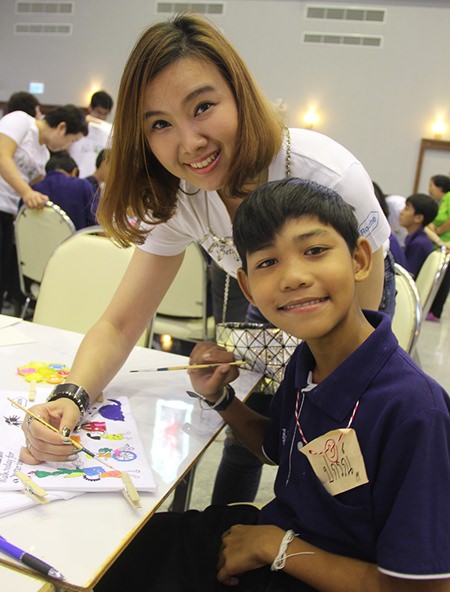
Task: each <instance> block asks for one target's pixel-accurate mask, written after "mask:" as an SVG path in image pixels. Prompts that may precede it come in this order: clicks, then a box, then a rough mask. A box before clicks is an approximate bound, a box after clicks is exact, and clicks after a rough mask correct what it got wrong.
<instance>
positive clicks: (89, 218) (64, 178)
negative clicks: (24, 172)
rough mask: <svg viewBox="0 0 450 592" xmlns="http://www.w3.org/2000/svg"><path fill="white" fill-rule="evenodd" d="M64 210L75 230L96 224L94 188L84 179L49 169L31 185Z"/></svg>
mask: <svg viewBox="0 0 450 592" xmlns="http://www.w3.org/2000/svg"><path fill="white" fill-rule="evenodd" d="M33 189H35V190H36V191H40V192H41V193H43V194H44V195H47V196H48V198H49V199H50V200H51V201H52V202H53V203H55V204H56V205H58V206H59V207H60V208H61V209H62V210H64V211H65V212H66V214H67V215H68V216H69V218H70V219H71V220H72V222H73V223H74V225H75V228H76V229H77V230H80V229H81V228H85V227H86V226H92V225H94V224H97V222H96V219H95V212H96V203H95V196H94V189H93V187H92V185H91V183H89V181H87V180H86V179H79V178H78V177H69V176H68V175H65V174H64V173H62V172H60V171H50V172H49V173H47V174H46V175H45V177H44V179H43V180H42V181H39V183H36V184H35V185H33Z"/></svg>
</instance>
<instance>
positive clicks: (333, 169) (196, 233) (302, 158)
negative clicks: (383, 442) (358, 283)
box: [140, 129, 390, 276]
mask: <svg viewBox="0 0 450 592" xmlns="http://www.w3.org/2000/svg"><path fill="white" fill-rule="evenodd" d="M290 145H291V149H290V176H291V177H300V178H302V179H309V180H312V181H315V182H316V183H319V184H321V185H325V186H326V187H329V188H330V189H334V190H335V191H336V192H337V193H339V194H340V195H341V197H342V198H343V199H344V200H345V201H346V202H348V203H349V204H351V205H352V206H353V207H354V209H355V216H356V218H357V220H358V226H359V232H360V235H361V236H364V237H365V238H367V240H368V241H369V243H370V245H371V247H372V250H373V251H377V250H378V249H379V248H380V247H382V246H383V245H384V244H386V242H387V241H388V239H389V234H390V227H389V224H388V222H387V220H386V218H385V216H384V214H383V212H382V210H381V208H380V205H379V203H378V200H377V199H376V197H375V194H374V191H373V185H372V181H371V179H370V177H369V175H368V174H367V172H366V170H365V169H364V167H363V166H362V164H361V163H360V162H359V161H358V160H357V159H356V158H355V157H354V156H353V155H352V154H351V153H350V152H349V151H348V150H347V149H346V148H344V147H343V146H341V145H340V144H338V143H337V142H335V141H334V140H332V139H331V138H328V137H327V136H324V135H323V134H319V133H317V132H313V131H311V130H305V129H291V130H290ZM284 177H286V139H285V141H284V143H283V146H282V148H281V150H280V151H279V153H278V154H277V155H276V157H275V158H274V160H273V161H272V163H271V165H270V167H269V177H268V180H269V181H275V180H278V179H283V178H284ZM181 187H182V188H183V190H184V192H183V191H179V192H178V202H177V209H176V212H175V214H174V216H173V217H172V218H171V219H170V220H169V221H168V222H166V223H164V224H159V225H156V226H151V225H148V226H147V228H148V229H149V234H148V236H147V238H146V240H145V242H144V243H143V244H142V245H140V248H141V249H143V250H144V251H146V252H148V253H153V254H155V255H164V256H169V255H177V254H179V253H181V252H183V251H184V250H185V248H186V247H187V245H188V244H189V243H190V242H193V241H196V242H199V243H200V244H201V245H202V246H203V247H204V248H205V250H206V251H207V252H208V253H209V254H210V255H211V257H212V258H213V259H214V260H215V261H216V262H217V263H218V265H219V266H220V267H222V269H224V270H225V271H226V272H228V273H229V274H231V275H232V276H236V272H237V269H238V268H239V267H240V259H239V256H238V254H237V252H236V249H235V248H234V246H233V244H232V240H231V236H232V225H231V220H230V216H229V214H228V211H227V209H226V207H225V205H224V203H223V202H222V200H221V199H220V197H219V195H218V193H217V192H215V191H208V192H206V191H204V190H196V189H195V188H193V187H192V186H189V187H188V186H186V184H183V183H182V184H181ZM220 239H222V240H220ZM223 239H225V240H223Z"/></svg>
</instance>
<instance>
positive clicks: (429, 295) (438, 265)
mask: <svg viewBox="0 0 450 592" xmlns="http://www.w3.org/2000/svg"><path fill="white" fill-rule="evenodd" d="M449 259H450V255H449V254H448V253H447V252H446V250H445V247H441V248H440V249H438V250H436V251H433V252H432V253H430V254H429V255H428V257H427V258H426V259H425V261H424V263H423V265H422V267H421V268H420V271H419V273H418V274H417V277H416V286H417V290H418V291H419V295H420V302H421V304H422V312H423V316H424V317H426V315H427V314H428V312H429V310H430V308H431V305H432V304H433V300H434V297H435V296H436V292H437V291H438V289H439V286H440V285H441V282H442V280H443V279H444V275H445V272H446V270H447V267H448V263H449Z"/></svg>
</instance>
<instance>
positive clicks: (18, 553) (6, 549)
mask: <svg viewBox="0 0 450 592" xmlns="http://www.w3.org/2000/svg"><path fill="white" fill-rule="evenodd" d="M0 551H1V552H2V553H5V554H6V555H9V556H10V557H14V559H17V560H18V561H20V562H21V563H23V564H24V565H26V566H28V567H31V568H32V569H35V570H36V571H38V572H40V573H42V574H44V575H46V576H50V577H51V578H56V579H58V580H64V576H63V575H62V573H61V572H60V571H58V570H57V569H55V568H54V567H52V566H51V565H48V563H45V562H44V561H42V559H38V558H37V557H34V555H30V553H27V552H26V551H24V550H23V549H20V548H19V547H16V546H15V545H13V544H11V543H9V542H8V541H7V540H6V539H5V538H4V537H2V536H0Z"/></svg>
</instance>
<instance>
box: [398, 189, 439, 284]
mask: <svg viewBox="0 0 450 592" xmlns="http://www.w3.org/2000/svg"><path fill="white" fill-rule="evenodd" d="M437 212H438V204H437V203H436V202H435V201H434V199H433V198H432V197H431V196H429V195H425V194H424V193H415V194H414V195H410V196H409V197H408V198H407V199H406V203H405V207H404V208H403V210H402V211H401V212H400V225H401V226H403V227H404V228H406V230H407V231H408V236H407V237H406V238H405V259H406V269H407V270H408V271H409V273H410V274H411V275H412V276H413V277H414V278H416V277H417V274H418V273H419V271H420V268H421V267H422V265H423V263H424V261H425V259H426V258H427V257H428V255H429V254H430V253H431V252H432V251H433V249H434V245H433V242H432V240H431V239H430V238H429V236H428V235H427V233H426V232H425V226H427V225H428V224H430V222H433V220H434V219H435V217H436V215H437Z"/></svg>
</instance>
